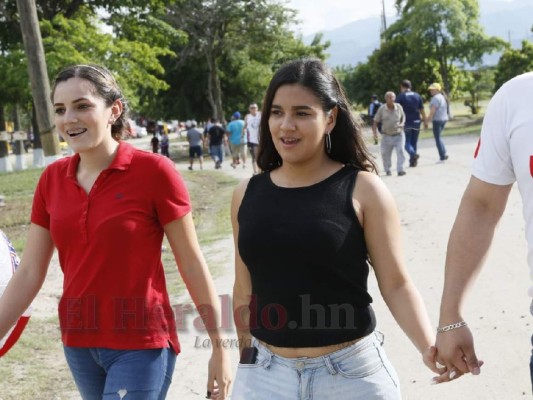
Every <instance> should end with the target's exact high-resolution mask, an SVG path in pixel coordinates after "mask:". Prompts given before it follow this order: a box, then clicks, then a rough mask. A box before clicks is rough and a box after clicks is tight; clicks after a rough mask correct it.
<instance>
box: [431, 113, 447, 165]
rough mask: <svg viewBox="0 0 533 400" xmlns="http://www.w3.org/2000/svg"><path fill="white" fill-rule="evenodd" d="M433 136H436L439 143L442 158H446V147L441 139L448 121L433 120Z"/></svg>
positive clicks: (438, 147) (438, 148) (436, 141)
mask: <svg viewBox="0 0 533 400" xmlns="http://www.w3.org/2000/svg"><path fill="white" fill-rule="evenodd" d="M432 124H433V137H434V138H435V143H436V145H437V150H438V151H439V157H440V159H441V160H445V159H446V147H444V143H443V141H442V139H441V137H440V136H441V134H442V131H443V130H444V125H446V121H433V123H432Z"/></svg>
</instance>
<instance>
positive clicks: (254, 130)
mask: <svg viewBox="0 0 533 400" xmlns="http://www.w3.org/2000/svg"><path fill="white" fill-rule="evenodd" d="M248 110H249V111H250V112H249V113H248V114H246V116H245V117H244V131H245V132H246V142H247V143H248V149H249V150H250V155H251V157H252V168H253V171H254V175H255V174H257V172H258V169H257V149H258V147H259V127H260V126H261V112H260V111H259V109H258V107H257V104H256V103H252V104H250V107H249V108H248Z"/></svg>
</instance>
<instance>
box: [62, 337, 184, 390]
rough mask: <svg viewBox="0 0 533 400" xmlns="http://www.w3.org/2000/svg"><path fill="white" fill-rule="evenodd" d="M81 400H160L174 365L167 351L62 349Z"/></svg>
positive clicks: (174, 355)
mask: <svg viewBox="0 0 533 400" xmlns="http://www.w3.org/2000/svg"><path fill="white" fill-rule="evenodd" d="M64 351H65V356H66V358H67V363H68V366H69V368H70V372H71V373H72V376H73V377H74V381H75V382H76V386H77V387H78V390H79V392H80V394H81V397H82V398H83V400H122V399H125V400H164V399H165V397H166V395H167V392H168V388H169V387H170V383H171V382H172V373H173V372H174V366H175V364H176V353H174V351H173V350H172V349H170V348H168V349H147V350H111V349H104V348H94V347H93V348H81V347H67V346H65V347H64Z"/></svg>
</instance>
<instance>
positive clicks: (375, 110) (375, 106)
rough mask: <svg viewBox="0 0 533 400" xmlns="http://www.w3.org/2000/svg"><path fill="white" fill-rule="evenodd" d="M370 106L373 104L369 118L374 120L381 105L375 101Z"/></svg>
mask: <svg viewBox="0 0 533 400" xmlns="http://www.w3.org/2000/svg"><path fill="white" fill-rule="evenodd" d="M372 104H374V108H373V110H372V114H370V115H369V116H370V118H371V119H374V116H375V115H376V114H377V113H378V110H379V108H380V107H381V106H382V104H381V103H380V102H379V101H375V102H373V103H372Z"/></svg>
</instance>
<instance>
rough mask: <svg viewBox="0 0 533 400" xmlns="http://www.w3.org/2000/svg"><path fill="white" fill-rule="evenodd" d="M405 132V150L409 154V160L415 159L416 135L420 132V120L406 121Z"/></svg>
mask: <svg viewBox="0 0 533 400" xmlns="http://www.w3.org/2000/svg"><path fill="white" fill-rule="evenodd" d="M404 132H405V151H407V153H408V154H409V161H410V162H411V163H412V162H413V161H414V160H415V156H416V148H417V144H418V135H419V134H420V122H410V123H408V124H407V123H406V124H405V127H404Z"/></svg>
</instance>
